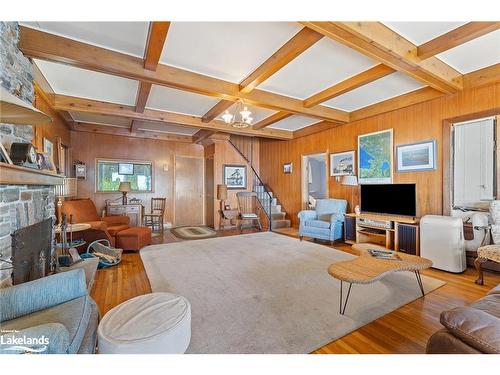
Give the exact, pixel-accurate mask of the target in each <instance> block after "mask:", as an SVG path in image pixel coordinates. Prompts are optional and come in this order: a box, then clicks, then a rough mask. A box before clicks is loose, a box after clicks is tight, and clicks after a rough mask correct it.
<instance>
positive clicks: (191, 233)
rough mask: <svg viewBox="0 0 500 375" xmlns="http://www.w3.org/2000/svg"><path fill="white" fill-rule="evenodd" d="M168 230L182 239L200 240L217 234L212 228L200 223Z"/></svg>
mask: <svg viewBox="0 0 500 375" xmlns="http://www.w3.org/2000/svg"><path fill="white" fill-rule="evenodd" d="M170 232H171V233H172V234H173V235H174V236H176V237H178V238H182V239H184V240H200V239H203V238H211V237H215V236H217V233H216V232H215V231H214V230H213V229H212V228H209V227H205V226H202V225H199V226H185V227H177V228H172V229H171V230H170Z"/></svg>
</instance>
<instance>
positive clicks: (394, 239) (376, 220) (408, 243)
mask: <svg viewBox="0 0 500 375" xmlns="http://www.w3.org/2000/svg"><path fill="white" fill-rule="evenodd" d="M345 219H346V220H345V225H344V237H345V242H346V243H349V244H355V243H366V242H368V243H374V244H378V245H382V246H385V247H386V248H387V249H392V250H396V251H402V252H405V253H408V254H413V255H419V254H420V249H419V225H418V222H419V220H418V218H413V217H405V216H390V215H379V214H363V213H362V214H359V215H356V214H354V213H350V214H346V218H345Z"/></svg>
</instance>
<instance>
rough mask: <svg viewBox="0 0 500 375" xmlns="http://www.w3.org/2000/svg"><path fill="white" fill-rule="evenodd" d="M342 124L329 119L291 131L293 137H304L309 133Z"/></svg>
mask: <svg viewBox="0 0 500 375" xmlns="http://www.w3.org/2000/svg"><path fill="white" fill-rule="evenodd" d="M340 125H343V124H338V123H334V122H329V121H319V122H317V123H316V124H312V125H310V126H306V127H305V128H302V129H299V130H295V131H294V132H293V138H294V139H295V138H302V137H306V136H308V135H311V134H315V133H319V132H322V131H325V130H328V129H333V128H336V127H337V126H340Z"/></svg>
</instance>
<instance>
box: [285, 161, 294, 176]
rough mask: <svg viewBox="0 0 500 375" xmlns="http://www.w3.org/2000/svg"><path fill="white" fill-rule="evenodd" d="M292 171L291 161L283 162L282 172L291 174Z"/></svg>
mask: <svg viewBox="0 0 500 375" xmlns="http://www.w3.org/2000/svg"><path fill="white" fill-rule="evenodd" d="M292 172H293V163H286V164H283V173H285V174H291V173H292Z"/></svg>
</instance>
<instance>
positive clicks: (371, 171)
mask: <svg viewBox="0 0 500 375" xmlns="http://www.w3.org/2000/svg"><path fill="white" fill-rule="evenodd" d="M392 147H393V145H392V129H389V130H383V131H380V132H375V133H369V134H363V135H360V136H358V173H359V177H358V181H359V183H360V184H390V183H392V165H393V152H392Z"/></svg>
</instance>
